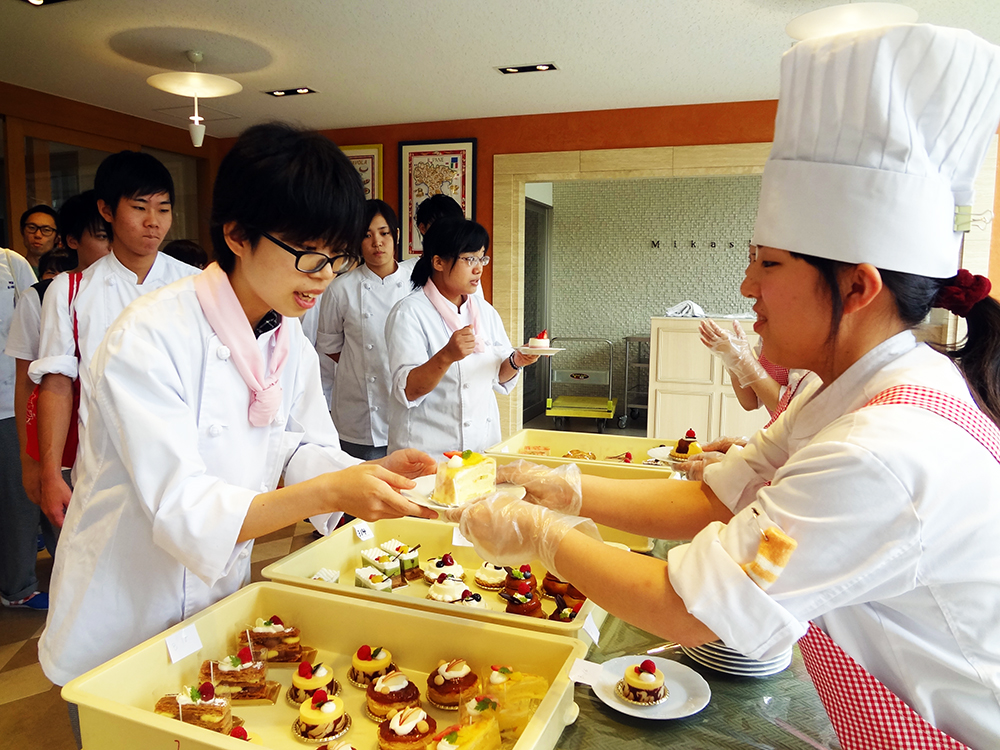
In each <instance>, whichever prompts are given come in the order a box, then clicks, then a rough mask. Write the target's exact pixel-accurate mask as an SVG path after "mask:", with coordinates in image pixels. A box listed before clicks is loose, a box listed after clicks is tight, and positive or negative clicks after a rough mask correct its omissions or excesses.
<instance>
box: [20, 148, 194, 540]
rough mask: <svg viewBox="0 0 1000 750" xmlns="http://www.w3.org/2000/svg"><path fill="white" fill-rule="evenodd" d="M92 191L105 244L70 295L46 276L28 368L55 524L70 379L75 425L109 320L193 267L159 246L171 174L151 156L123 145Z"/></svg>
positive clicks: (62, 491)
mask: <svg viewBox="0 0 1000 750" xmlns="http://www.w3.org/2000/svg"><path fill="white" fill-rule="evenodd" d="M94 193H95V194H96V197H97V209H98V211H99V212H100V215H101V216H102V217H103V218H104V219H105V220H106V221H107V222H108V223H109V224H111V227H112V235H113V239H112V242H111V252H110V253H109V254H108V255H106V256H105V257H103V258H101V259H100V260H98V261H96V262H95V263H94V264H93V265H91V266H90V267H89V268H88V269H87V270H86V271H84V272H83V276H82V278H80V281H79V288H78V289H77V290H76V292H75V296H74V297H73V301H72V303H71V302H70V277H69V276H68V275H63V276H59V277H57V278H56V279H54V280H53V281H52V285H51V286H50V287H49V289H48V291H47V292H46V294H45V300H44V302H43V304H42V330H41V340H40V344H39V351H38V359H37V360H35V361H34V362H33V363H32V364H31V367H30V368H29V369H28V374H29V376H30V377H31V379H32V380H33V381H34V382H35V383H40V384H41V389H40V392H39V398H38V417H37V419H38V444H39V452H40V455H41V470H40V485H41V502H42V511H43V512H44V513H45V515H46V516H47V517H48V518H49V520H50V521H51V522H52V524H53V525H54V526H56V527H61V526H62V524H63V518H64V517H65V513H66V506H67V505H68V504H69V500H70V495H71V491H70V488H69V487H68V486H67V485H66V482H65V481H64V480H63V476H62V465H63V449H64V447H65V446H66V441H67V439H70V440H71V438H70V435H71V427H72V425H73V420H74V419H77V417H76V416H74V414H73V381H74V380H76V379H77V378H79V389H80V408H79V416H78V424H79V430H80V432H81V433H82V432H83V431H84V430H85V428H86V426H87V409H88V396H89V393H90V376H89V370H88V365H89V364H90V359H91V357H92V356H93V354H94V352H95V351H96V349H97V346H98V345H99V344H100V343H101V340H102V339H103V338H104V333H105V331H107V329H108V326H110V325H111V323H112V322H113V321H114V320H115V318H117V317H118V315H119V313H121V311H122V310H124V309H125V308H126V307H127V306H128V305H129V304H130V303H131V302H133V301H134V300H136V299H137V298H138V297H140V296H142V295H143V294H146V293H147V292H150V291H152V290H154V289H159V288H161V287H163V286H166V285H167V284H169V283H171V282H173V281H176V280H178V279H181V278H184V277H185V276H190V275H191V274H193V273H197V272H198V269H196V268H192V267H191V266H189V265H187V264H186V263H181V262H180V261H178V260H175V259H174V258H170V257H168V256H165V255H164V256H161V255H160V254H159V252H158V251H159V246H160V243H161V242H162V241H163V239H164V237H165V236H166V234H167V232H168V231H169V230H170V225H171V222H172V220H173V214H172V205H173V200H174V182H173V178H171V176H170V172H168V171H167V168H166V167H164V166H163V164H161V163H160V162H159V161H158V160H157V159H156V158H155V157H153V156H151V155H150V154H144V153H140V152H137V151H121V152H119V153H117V154H112V155H111V156H109V157H107V158H106V159H105V160H104V161H103V162H101V164H100V166H99V167H98V168H97V174H96V175H95V177H94Z"/></svg>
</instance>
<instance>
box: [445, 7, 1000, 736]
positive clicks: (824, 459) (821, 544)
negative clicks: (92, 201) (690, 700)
mask: <svg viewBox="0 0 1000 750" xmlns="http://www.w3.org/2000/svg"><path fill="white" fill-rule="evenodd" d="M781 74H782V75H781V96H780V99H779V104H778V114H777V121H776V128H775V137H774V145H773V147H772V150H771V155H770V158H769V160H768V162H767V165H766V167H765V170H764V176H763V182H762V189H761V198H760V207H759V212H758V215H757V223H756V227H755V230H754V238H753V244H754V245H756V246H757V249H758V251H757V258H756V260H755V261H754V262H753V263H751V264H750V266H749V267H748V268H747V272H746V278H745V280H744V282H743V285H742V288H741V291H742V293H743V294H744V296H746V297H749V298H751V299H753V300H754V305H753V309H754V312H755V313H756V315H757V321H756V323H755V324H754V330H755V331H757V332H758V333H759V334H760V335H761V337H762V338H763V340H764V347H765V350H766V351H767V353H768V356H769V357H770V358H771V359H772V360H773V361H774V362H775V363H777V364H781V365H784V366H786V367H789V368H804V369H808V370H811V371H813V372H815V373H816V374H817V375H818V376H819V378H820V380H821V381H822V382H819V381H814V382H813V383H812V384H811V385H810V386H809V389H808V390H807V391H805V392H802V393H800V394H798V395H797V396H796V397H795V398H794V399H793V400H792V401H791V403H790V405H789V407H788V410H787V411H786V412H785V413H784V414H782V415H781V416H780V417H779V418H778V420H777V421H776V422H775V423H774V424H773V425H772V426H771V427H770V428H768V429H767V430H765V431H762V432H759V433H757V434H756V435H755V436H754V437H752V438H751V439H750V441H749V443H748V444H747V446H746V447H745V448H744V449H743V450H741V451H739V452H734V453H732V454H730V455H727V457H726V460H724V461H722V462H721V463H718V464H715V465H713V466H710V467H708V468H707V469H706V471H705V481H704V483H701V482H687V481H680V480H658V481H657V480H654V481H646V480H631V481H629V482H628V485H629V487H628V494H629V502H628V503H621V502H620V499H621V495H622V484H621V482H620V481H615V480H609V479H605V478H601V477H591V476H583V477H582V480H579V482H578V484H577V486H576V488H574V487H573V486H572V483H568V482H562V483H560V482H559V481H558V477H555V476H553V475H552V474H551V473H550V472H549V471H547V470H545V469H534V470H531V469H528V470H524V471H522V472H521V477H517V476H513V477H512V476H504V475H503V474H501V477H500V478H503V479H508V480H510V479H515V480H517V479H520V480H521V481H522V482H525V483H526V485H527V488H528V492H529V495H530V496H531V497H532V499H533V500H535V501H536V502H540V503H543V505H535V504H531V503H528V502H524V501H517V502H509V501H506V502H505V501H504V500H502V499H500V498H498V497H496V496H494V497H491V498H489V499H487V500H485V501H483V502H481V503H477V504H473V505H472V506H469V507H467V508H466V509H465V510H464V512H462V514H461V530H462V532H463V533H464V534H465V536H466V537H467V538H469V539H470V540H473V541H474V543H475V545H476V548H477V551H478V552H479V554H481V555H482V556H483V557H484V558H485V559H488V560H493V561H495V562H498V563H502V564H512V563H516V562H520V561H523V560H532V559H540V560H541V561H542V562H543V563H544V564H545V566H546V568H548V569H550V570H553V569H555V570H557V571H558V574H559V576H560V577H561V578H564V579H567V580H569V581H572V582H573V583H574V584H575V585H576V586H577V587H578V588H579V589H580V590H582V591H583V592H584V593H585V594H587V595H588V596H589V597H590V598H591V599H593V600H594V601H595V602H596V603H597V604H599V605H600V606H602V607H603V608H605V609H606V610H608V611H609V612H611V613H613V614H615V615H618V616H620V617H623V618H624V619H627V620H628V621H630V622H632V623H634V624H636V625H638V626H640V627H643V628H645V629H647V630H649V631H650V632H654V633H657V634H659V635H661V636H664V637H667V638H671V639H674V640H677V641H679V642H681V643H682V644H685V645H688V646H697V645H699V644H702V643H705V642H708V641H713V640H715V639H717V638H721V639H722V640H723V641H724V642H725V643H726V644H727V645H729V646H731V647H733V648H735V649H737V650H739V651H741V652H742V653H745V654H747V655H749V656H751V657H753V658H767V657H769V656H774V655H776V654H778V653H781V652H783V651H785V650H787V649H789V648H790V647H791V646H792V645H793V644H794V643H795V642H796V641H797V640H799V639H800V638H801V641H800V644H799V645H800V648H801V650H802V653H803V655H804V656H805V659H806V666H807V667H808V668H809V670H810V673H811V675H812V676H813V679H814V681H816V682H817V685H818V687H819V688H820V694H821V696H823V699H824V702H825V703H826V704H827V709H828V712H829V713H830V715H831V720H832V721H833V722H834V726H835V728H836V729H837V732H838V735H839V736H840V738H841V744H842V745H844V746H845V747H931V746H933V747H957V746H958V745H956V744H949V743H952V742H953V740H951V739H950V738H954V740H958V741H959V742H961V743H964V744H965V745H968V746H971V747H976V748H986V747H998V746H1000V619H998V618H997V615H996V613H997V609H998V607H1000V545H998V544H997V539H998V538H1000V463H998V462H1000V431H998V430H997V427H996V424H995V423H996V422H997V420H998V416H1000V377H998V374H1000V356H998V354H997V350H996V341H997V340H1000V305H998V304H997V302H995V301H994V300H993V299H991V298H990V297H988V296H987V294H988V291H989V287H990V285H989V282H988V280H987V279H984V278H983V277H978V276H974V275H973V274H970V273H969V272H968V271H965V270H962V271H960V272H959V261H960V258H961V244H962V233H961V230H962V229H963V223H962V219H963V216H967V214H968V211H969V209H968V207H969V206H971V205H972V197H973V181H974V177H975V174H976V171H977V170H978V169H979V166H980V164H981V163H982V160H983V158H984V155H985V153H986V150H987V146H988V145H989V142H990V139H991V138H992V136H993V134H994V133H995V132H996V130H997V124H998V121H1000V48H997V47H995V46H993V45H990V44H988V43H986V42H984V41H983V40H981V39H979V38H977V37H975V36H974V35H972V34H971V33H969V32H966V31H958V30H955V29H942V28H936V27H933V26H926V25H913V26H909V25H907V26H890V27H883V28H880V29H872V30H868V31H860V32H852V33H849V34H843V35H839V36H833V37H825V38H820V39H811V40H806V41H803V42H800V43H799V44H797V45H795V46H794V47H793V48H792V49H791V50H790V51H789V52H786V53H785V56H784V58H783V61H782V68H781ZM935 306H936V307H944V308H945V309H948V310H950V311H952V312H954V313H956V314H958V315H961V316H963V317H964V318H965V322H966V323H967V324H968V339H967V341H965V342H964V343H963V345H962V346H961V347H960V348H958V349H957V350H955V351H950V352H948V354H947V356H946V355H945V354H941V353H938V352H937V351H935V350H934V349H932V348H931V347H929V346H927V345H926V344H918V343H917V342H916V340H915V338H914V335H913V333H912V331H911V329H912V328H913V327H914V326H916V325H917V324H919V323H920V322H921V320H923V319H924V317H925V316H926V315H927V313H928V312H929V311H930V309H931V308H932V307H935ZM980 409H981V410H982V411H980ZM539 480H544V481H547V483H548V484H547V487H548V489H546V488H545V486H543V484H542V482H540V481H539ZM546 506H548V507H546ZM552 508H559V509H561V511H563V512H560V511H559V510H553V509H552ZM578 514H579V515H578ZM581 517H589V518H591V519H593V520H595V521H598V522H600V523H604V524H608V525H610V526H614V527H617V528H622V529H626V530H629V531H633V532H641V533H642V534H644V535H649V536H658V537H661V538H665V539H683V538H689V539H692V541H691V543H690V544H684V545H681V546H678V547H674V548H673V549H672V550H671V551H670V552H669V555H668V558H667V560H666V561H665V562H664V561H661V560H656V559H654V558H651V557H645V556H639V555H633V554H629V553H628V552H622V551H620V550H617V549H612V548H610V547H608V546H607V545H603V544H601V543H599V542H597V541H595V540H594V539H592V538H590V537H588V536H587V535H586V534H583V533H580V531H579V528H580V527H581V526H584V527H586V526H587V522H581V521H580V518H581ZM785 535H787V537H788V538H790V539H791V540H792V541H790V542H788V543H787V545H786V546H785V553H786V555H787V553H788V552H789V551H790V550H791V549H792V548H793V545H794V544H795V543H797V547H795V548H794V551H791V556H790V557H789V558H787V559H783V558H781V557H778V556H776V555H773V554H771V553H770V552H769V550H768V545H771V544H778V543H779V542H781V540H782V539H783V537H784V536H785ZM762 542H766V543H767V544H762ZM757 555H760V556H761V557H760V559H759V562H760V565H758V566H754V563H755V562H758V560H757ZM744 566H746V568H748V569H749V572H748V570H747V569H745V567H744ZM810 623H812V626H813V627H810ZM807 631H808V632H807ZM893 694H894V696H895V697H898V699H901V701H897V700H896V698H895V697H893V698H889V696H892V695H893ZM872 696H877V699H876V700H870V698H871V697H872ZM929 741H932V742H933V743H936V744H930V743H929Z"/></svg>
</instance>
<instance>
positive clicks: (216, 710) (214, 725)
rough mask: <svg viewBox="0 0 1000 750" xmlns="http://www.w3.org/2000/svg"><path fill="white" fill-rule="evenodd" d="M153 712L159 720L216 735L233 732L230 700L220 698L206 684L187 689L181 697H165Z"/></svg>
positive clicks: (210, 686) (177, 695)
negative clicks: (209, 730) (162, 717)
mask: <svg viewBox="0 0 1000 750" xmlns="http://www.w3.org/2000/svg"><path fill="white" fill-rule="evenodd" d="M153 710H154V711H155V712H156V713H158V714H159V715H160V716H166V717H168V718H171V719H178V720H179V721H183V722H184V723H185V724H191V725H193V726H196V727H203V728H204V729H211V730H212V731H213V732H220V733H222V734H229V733H230V732H231V731H232V729H233V714H232V711H231V710H230V708H229V700H228V699H227V698H223V697H221V696H217V695H216V694H215V686H214V685H212V683H211V682H203V683H201V685H199V686H198V687H188V686H187V685H185V686H184V687H183V688H182V689H181V691H180V692H179V693H174V694H171V695H165V696H163V697H162V698H160V699H159V700H158V701H156V707H155V708H154V709H153Z"/></svg>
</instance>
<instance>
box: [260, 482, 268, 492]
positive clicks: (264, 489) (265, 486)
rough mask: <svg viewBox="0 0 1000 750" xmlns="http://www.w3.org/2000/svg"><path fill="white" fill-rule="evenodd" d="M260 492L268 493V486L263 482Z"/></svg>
mask: <svg viewBox="0 0 1000 750" xmlns="http://www.w3.org/2000/svg"><path fill="white" fill-rule="evenodd" d="M260 491H261V492H267V485H266V484H264V483H263V482H261V483H260Z"/></svg>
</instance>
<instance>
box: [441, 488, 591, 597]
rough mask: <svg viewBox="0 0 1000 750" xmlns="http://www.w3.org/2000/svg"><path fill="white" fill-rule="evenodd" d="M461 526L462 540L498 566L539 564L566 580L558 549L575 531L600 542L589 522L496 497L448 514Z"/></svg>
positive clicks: (487, 498)
mask: <svg viewBox="0 0 1000 750" xmlns="http://www.w3.org/2000/svg"><path fill="white" fill-rule="evenodd" d="M445 518H446V519H447V520H449V521H452V522H456V521H457V522H458V528H459V531H461V532H462V536H464V537H465V538H466V539H468V540H469V541H470V542H472V545H473V547H474V548H475V550H476V554H477V555H479V556H480V557H481V558H483V559H484V560H489V561H490V562H492V563H495V564H497V565H515V566H516V565H521V564H523V563H526V562H531V561H532V560H539V561H540V562H541V563H542V565H544V566H545V569H546V570H547V571H549V572H550V573H552V575H554V576H556V577H557V578H560V579H561V580H564V581H565V580H567V579H566V577H565V576H563V575H562V574H561V573H559V571H558V570H556V566H555V559H556V552H557V551H558V550H559V545H560V543H561V542H562V540H563V537H565V536H566V535H567V534H568V533H569V532H570V531H571V530H572V529H577V530H579V531H581V532H583V533H584V534H586V535H587V536H589V537H592V538H594V539H597V540H600V539H601V535H600V534H599V533H598V531H597V526H596V525H595V524H594V522H593V521H591V520H590V519H589V518H581V517H580V516H567V515H564V514H562V513H559V512H558V511H555V510H549V509H548V508H544V507H542V506H541V505H532V504H531V503H528V502H525V501H524V500H516V499H514V498H512V497H511V496H510V495H506V494H503V493H496V494H493V495H487V496H486V497H484V498H481V499H479V500H476V501H473V502H471V503H469V504H468V505H464V506H462V507H461V508H455V509H453V510H449V511H446V512H445Z"/></svg>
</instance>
